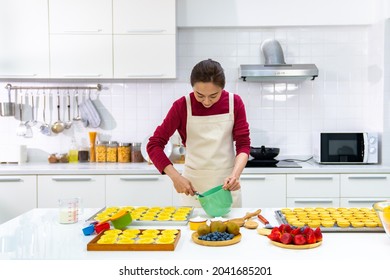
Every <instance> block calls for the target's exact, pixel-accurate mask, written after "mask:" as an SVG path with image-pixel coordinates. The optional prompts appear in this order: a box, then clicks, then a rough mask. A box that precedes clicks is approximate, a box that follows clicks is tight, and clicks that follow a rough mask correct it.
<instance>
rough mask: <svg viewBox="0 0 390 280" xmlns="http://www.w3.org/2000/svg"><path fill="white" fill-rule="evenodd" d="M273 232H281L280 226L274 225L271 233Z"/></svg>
mask: <svg viewBox="0 0 390 280" xmlns="http://www.w3.org/2000/svg"><path fill="white" fill-rule="evenodd" d="M272 232H280V230H279V228H278V227H274V228H273V229H272V230H271V233H272Z"/></svg>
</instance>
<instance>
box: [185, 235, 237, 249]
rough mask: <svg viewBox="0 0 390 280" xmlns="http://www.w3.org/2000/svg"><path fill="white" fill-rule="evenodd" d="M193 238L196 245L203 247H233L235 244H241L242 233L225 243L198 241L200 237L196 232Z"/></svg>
mask: <svg viewBox="0 0 390 280" xmlns="http://www.w3.org/2000/svg"><path fill="white" fill-rule="evenodd" d="M191 237H192V241H194V242H195V243H196V244H199V245H203V246H214V247H218V246H229V245H233V244H236V243H238V242H240V240H241V233H239V234H238V235H236V236H234V237H233V239H230V240H224V241H206V240H200V239H198V237H199V235H198V233H197V232H194V233H193V234H192V236H191Z"/></svg>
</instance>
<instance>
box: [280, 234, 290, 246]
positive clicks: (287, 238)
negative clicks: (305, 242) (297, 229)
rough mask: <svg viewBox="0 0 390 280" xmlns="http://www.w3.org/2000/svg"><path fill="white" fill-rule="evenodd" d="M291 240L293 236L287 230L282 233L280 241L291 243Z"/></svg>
mask: <svg viewBox="0 0 390 280" xmlns="http://www.w3.org/2000/svg"><path fill="white" fill-rule="evenodd" d="M292 241H293V236H292V235H291V234H290V233H288V232H285V233H283V234H282V236H281V237H280V242H282V243H284V244H291V243H292Z"/></svg>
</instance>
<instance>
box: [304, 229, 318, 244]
mask: <svg viewBox="0 0 390 280" xmlns="http://www.w3.org/2000/svg"><path fill="white" fill-rule="evenodd" d="M306 241H307V244H313V243H316V241H317V240H316V236H315V234H314V231H310V232H308V233H307V234H306Z"/></svg>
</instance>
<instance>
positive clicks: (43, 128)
mask: <svg viewBox="0 0 390 280" xmlns="http://www.w3.org/2000/svg"><path fill="white" fill-rule="evenodd" d="M42 95H43V110H42V117H43V124H42V125H41V126H40V127H39V130H40V131H41V133H42V134H43V135H46V136H50V135H51V129H50V125H49V124H48V123H47V122H46V93H45V91H43V93H42Z"/></svg>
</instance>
